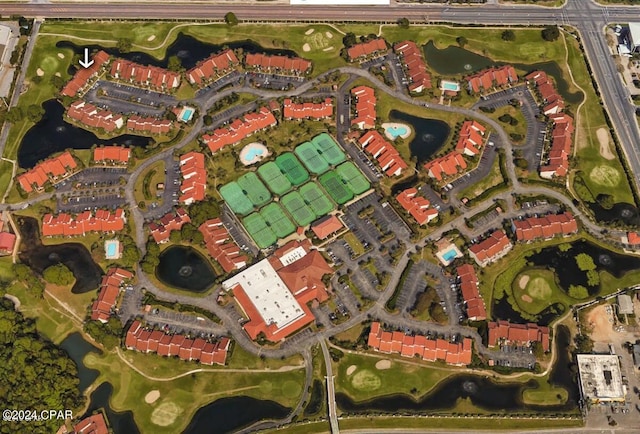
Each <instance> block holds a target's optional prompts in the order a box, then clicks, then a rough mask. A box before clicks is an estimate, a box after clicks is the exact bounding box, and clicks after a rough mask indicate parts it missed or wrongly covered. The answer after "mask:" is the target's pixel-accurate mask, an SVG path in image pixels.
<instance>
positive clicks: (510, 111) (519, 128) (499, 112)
mask: <svg viewBox="0 0 640 434" xmlns="http://www.w3.org/2000/svg"><path fill="white" fill-rule="evenodd" d="M485 114H486V115H487V116H489V117H490V118H491V119H493V120H495V121H496V122H497V123H498V124H499V125H500V126H501V127H502V129H503V130H504V131H505V133H507V135H509V136H511V135H512V134H518V135H520V137H522V139H520V140H518V141H513V142H514V143H515V144H516V145H518V144H524V140H525V137H526V135H527V122H526V121H525V119H524V115H523V114H522V110H520V109H518V108H515V107H513V106H511V105H507V106H504V107H499V108H497V109H496V111H495V112H493V113H485ZM503 115H509V116H511V117H512V118H513V119H515V120H516V122H517V124H515V125H511V123H509V122H502V121H501V120H499V119H498V118H499V117H500V116H503ZM512 140H513V138H512Z"/></svg>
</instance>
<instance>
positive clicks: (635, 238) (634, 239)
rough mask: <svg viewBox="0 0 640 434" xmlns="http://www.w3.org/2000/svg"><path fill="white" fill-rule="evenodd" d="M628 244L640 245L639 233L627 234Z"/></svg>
mask: <svg viewBox="0 0 640 434" xmlns="http://www.w3.org/2000/svg"><path fill="white" fill-rule="evenodd" d="M627 243H628V244H630V245H632V246H637V245H640V234H638V232H627Z"/></svg>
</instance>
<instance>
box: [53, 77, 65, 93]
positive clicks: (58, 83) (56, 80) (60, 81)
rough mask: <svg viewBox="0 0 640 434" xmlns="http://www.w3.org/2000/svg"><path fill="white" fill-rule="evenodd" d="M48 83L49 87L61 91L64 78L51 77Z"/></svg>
mask: <svg viewBox="0 0 640 434" xmlns="http://www.w3.org/2000/svg"><path fill="white" fill-rule="evenodd" d="M49 82H50V83H51V85H52V86H53V87H55V88H56V89H58V90H60V89H62V86H64V85H65V80H64V78H62V77H58V76H57V75H52V76H51V79H50V80H49Z"/></svg>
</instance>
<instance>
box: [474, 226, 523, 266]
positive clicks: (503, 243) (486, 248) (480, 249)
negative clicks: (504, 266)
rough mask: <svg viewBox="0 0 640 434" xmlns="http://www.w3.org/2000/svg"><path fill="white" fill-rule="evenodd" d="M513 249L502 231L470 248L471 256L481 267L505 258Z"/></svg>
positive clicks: (495, 232) (492, 234)
mask: <svg viewBox="0 0 640 434" xmlns="http://www.w3.org/2000/svg"><path fill="white" fill-rule="evenodd" d="M512 248H513V244H511V241H509V238H507V234H505V233H504V231H503V230H502V229H499V230H497V231H494V232H493V233H491V235H489V236H488V237H487V238H486V239H484V240H483V241H481V242H479V243H478V244H474V245H472V246H471V247H469V256H471V258H472V259H473V260H474V261H476V262H477V264H478V265H479V266H481V267H484V266H486V265H487V264H490V263H491V262H495V261H497V260H498V259H500V258H502V257H504V256H505V255H506V254H507V253H509V251H510V250H511V249H512Z"/></svg>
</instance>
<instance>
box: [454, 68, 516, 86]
mask: <svg viewBox="0 0 640 434" xmlns="http://www.w3.org/2000/svg"><path fill="white" fill-rule="evenodd" d="M467 81H468V84H469V92H473V93H478V92H480V91H483V90H485V91H486V90H490V89H492V88H494V87H502V86H506V85H508V84H511V83H516V82H517V81H518V74H517V73H516V70H515V69H514V68H513V66H511V65H505V66H502V67H500V68H489V69H485V70H484V71H480V72H478V73H477V74H474V75H471V76H469V77H467Z"/></svg>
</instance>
